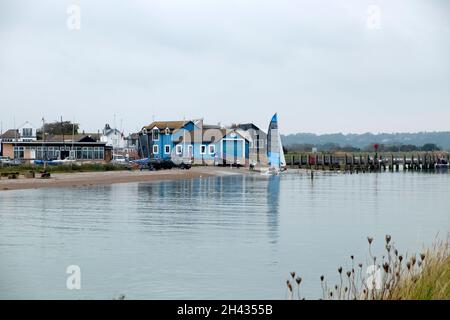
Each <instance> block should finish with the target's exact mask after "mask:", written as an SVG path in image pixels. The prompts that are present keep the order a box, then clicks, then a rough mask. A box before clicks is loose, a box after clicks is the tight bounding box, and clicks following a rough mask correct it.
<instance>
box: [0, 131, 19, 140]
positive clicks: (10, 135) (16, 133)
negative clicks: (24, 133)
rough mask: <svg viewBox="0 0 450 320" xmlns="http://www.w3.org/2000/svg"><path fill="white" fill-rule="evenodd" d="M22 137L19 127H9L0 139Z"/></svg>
mask: <svg viewBox="0 0 450 320" xmlns="http://www.w3.org/2000/svg"><path fill="white" fill-rule="evenodd" d="M14 138H17V139H18V138H20V133H19V130H17V129H9V130H6V131H5V132H4V133H3V134H2V135H0V139H14Z"/></svg>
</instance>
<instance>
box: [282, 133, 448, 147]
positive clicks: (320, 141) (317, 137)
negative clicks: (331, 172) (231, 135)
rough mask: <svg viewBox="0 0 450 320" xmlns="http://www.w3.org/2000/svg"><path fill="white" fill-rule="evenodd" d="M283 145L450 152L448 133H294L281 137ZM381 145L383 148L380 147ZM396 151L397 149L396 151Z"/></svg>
mask: <svg viewBox="0 0 450 320" xmlns="http://www.w3.org/2000/svg"><path fill="white" fill-rule="evenodd" d="M281 140H282V142H283V145H285V146H287V147H288V148H290V147H292V146H297V148H298V147H299V146H303V147H305V146H307V149H309V146H316V147H317V148H318V149H321V148H323V149H334V148H341V149H347V148H350V149H351V148H358V149H360V150H365V149H367V148H372V146H373V144H374V143H375V142H377V143H379V144H380V147H383V148H391V149H395V148H398V147H401V146H409V147H403V150H411V151H417V150H419V149H421V148H422V147H424V146H425V145H429V146H426V147H425V148H429V147H431V145H433V144H434V145H437V146H439V148H441V149H442V150H449V151H450V131H441V132H416V133H378V134H373V133H362V134H342V133H332V134H314V133H296V134H289V135H282V136H281ZM381 144H383V145H384V146H381ZM397 150H398V149H397Z"/></svg>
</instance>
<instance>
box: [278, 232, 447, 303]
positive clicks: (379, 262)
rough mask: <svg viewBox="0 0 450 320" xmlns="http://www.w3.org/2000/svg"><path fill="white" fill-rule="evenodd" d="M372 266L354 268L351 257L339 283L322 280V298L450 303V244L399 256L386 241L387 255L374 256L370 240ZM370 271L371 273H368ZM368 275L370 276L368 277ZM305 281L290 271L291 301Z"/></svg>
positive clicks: (388, 241) (289, 287) (369, 264)
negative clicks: (349, 263) (347, 268)
mask: <svg viewBox="0 0 450 320" xmlns="http://www.w3.org/2000/svg"><path fill="white" fill-rule="evenodd" d="M367 241H368V243H369V256H370V258H369V263H368V264H367V265H366V267H365V268H364V265H363V264H362V263H358V264H357V265H355V258H354V256H350V259H351V266H352V267H351V269H350V270H344V269H343V268H342V267H339V268H337V272H338V275H339V281H338V282H339V283H338V284H336V285H334V286H333V285H331V286H330V285H329V284H328V282H327V279H326V278H325V276H321V277H320V284H321V286H322V299H325V300H448V299H450V255H449V241H448V238H447V240H446V241H437V242H436V243H435V244H434V245H433V246H432V247H431V248H429V249H428V250H426V251H424V252H422V253H420V254H413V255H409V256H408V254H405V255H403V254H400V253H399V252H398V250H397V249H396V248H395V246H394V244H393V243H392V241H391V236H389V235H387V236H386V239H385V254H384V255H382V256H381V258H379V257H376V256H374V255H373V254H372V243H373V241H374V239H373V238H371V237H368V238H367ZM367 270H369V271H368V272H366V271H367ZM366 274H368V276H366ZM301 284H302V278H301V277H300V276H299V275H297V274H296V273H295V272H291V274H290V277H289V279H288V280H287V282H286V285H287V293H288V296H289V298H291V299H303V297H302V296H301V294H300V293H301V288H300V287H301Z"/></svg>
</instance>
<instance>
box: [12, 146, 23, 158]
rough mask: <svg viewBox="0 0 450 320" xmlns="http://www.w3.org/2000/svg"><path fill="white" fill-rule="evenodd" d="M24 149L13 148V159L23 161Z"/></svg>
mask: <svg viewBox="0 0 450 320" xmlns="http://www.w3.org/2000/svg"><path fill="white" fill-rule="evenodd" d="M24 150H25V149H24V147H14V159H23V158H24V156H25V154H24Z"/></svg>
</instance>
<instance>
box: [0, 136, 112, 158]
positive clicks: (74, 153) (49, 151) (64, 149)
mask: <svg viewBox="0 0 450 320" xmlns="http://www.w3.org/2000/svg"><path fill="white" fill-rule="evenodd" d="M1 144H2V150H1V155H2V156H6V157H10V158H11V159H18V160H22V161H24V162H31V161H33V160H56V159H57V160H64V159H66V158H69V157H70V158H71V159H74V160H80V161H89V162H103V161H109V160H111V156H112V154H111V147H108V146H106V143H105V142H102V141H99V136H98V135H97V136H96V135H90V134H75V135H66V136H62V135H50V136H46V137H45V140H33V141H26V140H22V141H21V140H20V139H17V140H16V139H10V140H9V141H5V140H3V141H2V142H1Z"/></svg>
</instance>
